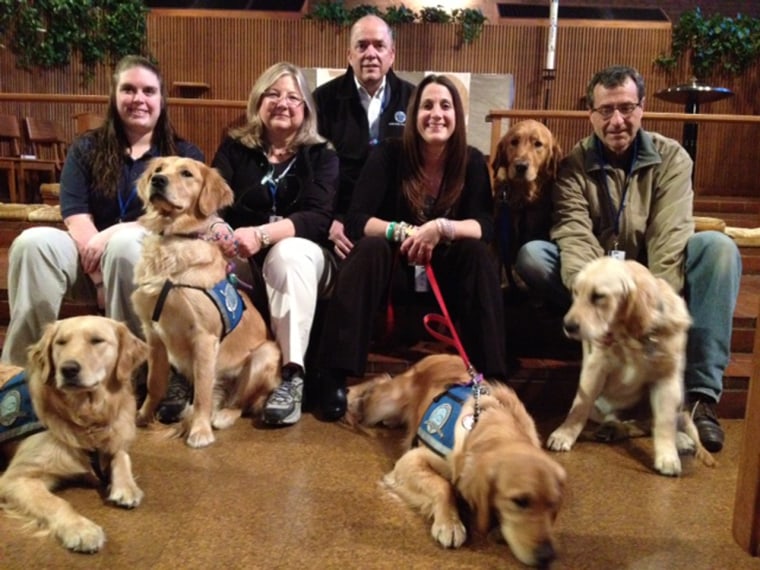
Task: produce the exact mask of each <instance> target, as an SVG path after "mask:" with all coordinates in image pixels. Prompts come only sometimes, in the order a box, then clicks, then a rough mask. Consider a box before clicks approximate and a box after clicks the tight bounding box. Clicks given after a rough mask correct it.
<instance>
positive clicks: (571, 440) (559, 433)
mask: <svg viewBox="0 0 760 570" xmlns="http://www.w3.org/2000/svg"><path fill="white" fill-rule="evenodd" d="M575 439H576V438H575V437H573V435H572V434H571V433H569V431H568V430H567V429H565V428H562V427H560V428H558V429H556V430H554V431H553V432H552V434H551V435H550V436H549V439H547V440H546V447H547V448H548V449H551V450H552V451H570V450H571V449H572V448H573V445H574V444H575Z"/></svg>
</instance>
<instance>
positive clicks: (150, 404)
mask: <svg viewBox="0 0 760 570" xmlns="http://www.w3.org/2000/svg"><path fill="white" fill-rule="evenodd" d="M137 187H138V195H139V196H140V198H141V199H142V201H143V203H144V204H145V214H144V215H143V216H141V217H140V223H141V224H142V225H143V226H145V227H146V228H147V229H148V230H149V232H150V233H149V235H147V236H146V237H145V239H144V242H143V250H142V255H141V258H140V260H139V261H138V263H137V265H136V266H135V284H136V289H135V291H134V293H133V294H132V304H133V306H134V308H135V312H136V313H137V315H138V316H139V318H140V320H141V321H142V324H143V329H144V331H145V338H146V341H147V343H148V346H149V348H150V355H149V358H148V395H147V397H146V398H145V401H144V403H143V405H142V407H141V408H140V411H139V413H138V415H137V423H138V425H140V426H146V425H148V424H149V423H151V422H153V420H154V418H155V412H156V408H157V406H158V403H159V402H160V401H161V399H162V398H163V396H164V394H165V392H166V388H167V383H168V377H169V366H170V364H171V365H173V366H174V367H175V368H176V369H177V370H178V371H179V372H181V373H182V374H184V375H185V376H186V377H187V378H188V379H190V380H191V382H192V384H193V389H194V400H193V404H192V407H191V410H190V412H189V413H186V414H185V417H184V419H183V421H182V423H181V424H180V427H179V435H182V436H186V441H187V444H188V445H189V446H191V447H196V448H198V447H205V446H207V445H210V444H211V443H213V442H214V439H215V438H214V433H213V430H214V429H224V428H226V427H229V426H231V425H232V424H233V423H234V422H235V421H236V420H237V419H238V418H239V417H240V416H241V415H242V414H243V413H245V412H250V411H255V410H257V409H259V408H260V407H261V406H262V405H263V403H264V401H265V399H266V397H267V396H268V395H269V394H270V392H271V391H272V390H273V389H274V388H275V387H276V386H277V385H278V384H279V382H280V379H279V370H280V349H279V347H278V346H277V343H275V342H274V341H273V340H271V339H270V338H269V332H268V330H267V326H266V323H265V322H264V319H263V317H262V316H261V314H260V313H259V312H258V311H257V310H256V308H255V307H254V306H253V304H252V303H251V300H250V298H249V296H248V295H247V294H241V293H240V292H239V291H238V290H237V287H236V286H237V284H238V283H237V279H236V278H235V276H234V273H231V272H230V264H229V262H228V260H227V259H226V258H225V255H224V252H223V248H222V247H223V244H220V242H218V241H216V240H215V238H214V237H213V234H212V233H211V230H212V229H213V227H212V226H214V225H215V224H217V223H218V222H219V218H218V216H217V211H218V210H219V209H220V208H223V207H225V206H228V205H230V204H231V203H232V199H233V194H232V190H231V189H230V187H229V186H228V185H227V183H226V182H225V181H224V179H223V178H222V177H221V175H220V174H219V173H218V172H217V171H216V170H215V169H213V168H210V167H208V166H206V165H205V164H203V163H202V162H198V161H196V160H193V159H190V158H180V157H161V158H156V159H154V160H153V161H151V163H150V164H149V165H148V167H147V168H146V170H145V172H144V173H143V175H142V176H141V177H140V179H139V180H138V184H137ZM222 225H223V224H222Z"/></svg>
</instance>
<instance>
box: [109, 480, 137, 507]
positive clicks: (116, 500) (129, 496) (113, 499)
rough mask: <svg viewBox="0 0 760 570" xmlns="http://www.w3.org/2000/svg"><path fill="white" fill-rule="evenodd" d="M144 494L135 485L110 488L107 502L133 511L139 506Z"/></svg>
mask: <svg viewBox="0 0 760 570" xmlns="http://www.w3.org/2000/svg"><path fill="white" fill-rule="evenodd" d="M144 496H145V493H143V491H142V489H140V487H138V486H137V485H135V484H132V485H125V486H122V487H119V488H112V489H111V492H110V493H109V495H108V501H109V502H110V503H113V504H114V505H117V506H119V507H123V508H125V509H134V508H135V507H137V506H139V505H140V503H141V502H142V500H143V497H144Z"/></svg>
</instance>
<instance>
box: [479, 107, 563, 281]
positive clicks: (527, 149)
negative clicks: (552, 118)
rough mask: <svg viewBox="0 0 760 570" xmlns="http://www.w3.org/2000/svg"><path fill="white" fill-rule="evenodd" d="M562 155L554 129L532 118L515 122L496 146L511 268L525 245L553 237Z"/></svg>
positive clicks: (495, 173) (499, 204)
mask: <svg viewBox="0 0 760 570" xmlns="http://www.w3.org/2000/svg"><path fill="white" fill-rule="evenodd" d="M560 158H562V149H561V148H560V146H559V143H557V141H556V140H555V138H554V135H553V134H552V132H551V131H550V130H549V129H548V128H547V127H546V126H545V125H543V124H542V123H539V122H538V121H534V120H532V119H528V120H525V121H520V122H517V123H514V124H512V126H511V127H510V128H509V130H508V131H507V132H506V133H505V134H504V136H503V137H502V138H501V140H500V141H499V144H498V145H497V147H496V153H495V155H494V157H493V159H492V161H491V168H492V169H493V176H494V192H495V195H496V199H497V208H499V209H500V211H499V212H497V214H498V215H499V216H505V217H506V219H505V221H506V222H507V224H508V226H509V227H508V229H507V230H506V233H507V235H502V236H500V241H501V242H502V243H500V244H499V248H500V249H501V254H502V258H503V259H504V260H505V266H506V267H507V268H509V267H511V266H512V264H513V262H514V259H515V256H516V254H517V250H518V249H519V248H520V246H521V245H523V244H525V243H526V242H528V241H531V240H535V239H548V238H549V229H550V227H551V185H552V183H553V182H554V178H555V177H556V175H557V168H558V166H559V161H560ZM502 231H505V229H504V228H502Z"/></svg>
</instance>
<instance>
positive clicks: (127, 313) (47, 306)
mask: <svg viewBox="0 0 760 570" xmlns="http://www.w3.org/2000/svg"><path fill="white" fill-rule="evenodd" d="M144 235H145V230H144V229H142V228H140V227H135V226H131V227H128V228H125V229H123V230H121V231H118V232H116V233H115V234H114V235H113V236H112V237H111V239H110V240H109V241H108V243H107V244H106V248H105V251H104V252H103V257H102V259H101V261H100V268H101V271H102V273H103V292H104V294H105V313H106V316H108V317H111V318H113V319H116V320H118V321H123V322H124V323H126V324H127V326H128V327H129V328H130V330H131V331H132V332H134V333H135V334H137V335H139V336H142V328H141V326H140V321H139V319H138V318H137V317H136V316H135V314H134V312H133V311H132V303H131V301H130V295H131V294H132V291H133V290H134V284H133V273H134V266H135V263H137V260H138V259H139V257H140V252H141V250H142V239H143V237H144ZM95 295H96V291H95V287H94V286H93V284H92V282H91V281H90V279H89V277H87V275H85V273H84V271H83V270H82V265H81V264H80V263H79V253H78V251H77V248H76V244H75V243H74V240H73V239H72V238H71V236H70V235H69V233H68V232H66V231H63V230H60V229H57V228H52V227H46V226H45V227H43V226H40V227H35V228H30V229H27V230H25V231H23V232H22V233H21V234H20V235H19V236H18V237H17V238H16V239H15V240H13V243H12V244H11V248H10V250H9V252H8V301H9V305H10V313H11V320H10V324H9V325H8V331H7V333H6V336H5V343H4V344H3V354H2V357H1V358H0V360H2V361H3V362H8V363H12V364H16V365H18V366H25V365H26V350H27V347H28V346H29V345H30V344H32V343H34V342H37V340H39V338H40V336H42V331H43V329H44V328H45V326H46V325H47V324H48V323H51V322H53V321H55V320H56V319H57V318H58V313H59V311H60V309H61V305H62V303H63V300H64V298H72V299H94V298H95Z"/></svg>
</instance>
